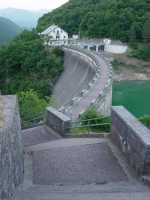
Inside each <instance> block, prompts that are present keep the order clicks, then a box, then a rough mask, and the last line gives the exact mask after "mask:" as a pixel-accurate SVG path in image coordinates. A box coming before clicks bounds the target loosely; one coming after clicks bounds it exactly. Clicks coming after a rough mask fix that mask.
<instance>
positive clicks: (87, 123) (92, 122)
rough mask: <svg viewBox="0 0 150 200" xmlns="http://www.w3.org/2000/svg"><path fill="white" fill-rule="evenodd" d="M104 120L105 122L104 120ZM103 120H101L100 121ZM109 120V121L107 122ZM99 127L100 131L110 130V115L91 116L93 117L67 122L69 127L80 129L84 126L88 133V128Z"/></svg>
mask: <svg viewBox="0 0 150 200" xmlns="http://www.w3.org/2000/svg"><path fill="white" fill-rule="evenodd" d="M105 120H106V122H105ZM101 121H103V122H101ZM107 121H109V122H107ZM95 127H96V128H97V129H98V128H99V129H100V131H102V132H107V133H108V132H109V130H110V117H109V116H107V117H98V118H93V119H87V120H79V121H76V122H71V123H69V129H80V128H81V129H82V128H85V129H86V130H87V132H88V134H89V132H90V129H91V130H92V129H93V128H95Z"/></svg>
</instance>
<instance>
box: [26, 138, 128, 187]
mask: <svg viewBox="0 0 150 200" xmlns="http://www.w3.org/2000/svg"><path fill="white" fill-rule="evenodd" d="M108 143H109V139H108V138H105V139H104V138H73V139H62V140H55V141H51V142H47V143H42V144H39V145H34V146H31V147H27V148H25V150H26V155H27V157H28V158H29V160H30V165H32V168H31V166H30V170H29V167H27V170H26V171H29V172H31V169H32V170H33V174H30V175H28V177H33V183H34V184H45V185H49V184H52V185H55V184H61V185H70V184H90V183H97V184H101V183H105V182H116V181H127V180H128V177H127V175H126V173H125V172H124V170H123V167H122V166H121V164H119V163H118V160H117V159H116V157H115V156H114V154H113V152H112V151H111V149H110V146H108ZM32 162H33V163H32ZM26 163H28V161H27V159H26Z"/></svg>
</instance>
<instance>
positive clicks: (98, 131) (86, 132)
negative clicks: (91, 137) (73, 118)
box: [70, 127, 109, 134]
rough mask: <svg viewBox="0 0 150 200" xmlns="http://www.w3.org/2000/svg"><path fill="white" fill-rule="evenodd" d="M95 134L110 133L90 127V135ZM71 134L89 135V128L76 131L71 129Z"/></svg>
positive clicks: (76, 129)
mask: <svg viewBox="0 0 150 200" xmlns="http://www.w3.org/2000/svg"><path fill="white" fill-rule="evenodd" d="M90 132H93V133H108V132H109V130H106V131H104V130H101V129H100V128H95V127H93V128H92V127H90V128H89V133H90ZM70 134H88V128H74V129H70Z"/></svg>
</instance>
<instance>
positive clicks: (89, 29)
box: [37, 0, 150, 42]
mask: <svg viewBox="0 0 150 200" xmlns="http://www.w3.org/2000/svg"><path fill="white" fill-rule="evenodd" d="M149 17H150V0H130V1H127V0H69V2H68V3H66V4H64V5H62V6H61V7H59V8H57V9H55V10H53V11H52V12H50V13H47V14H44V15H43V16H42V17H41V18H40V19H39V20H38V25H37V31H38V32H41V31H43V30H44V29H46V28H47V27H48V26H50V25H51V24H54V23H55V24H57V25H59V26H60V27H62V28H63V29H65V30H66V31H67V32H68V33H69V35H70V36H71V35H72V34H77V33H79V34H80V36H81V37H89V38H104V37H108V38H113V39H119V40H121V41H123V42H128V41H129V40H130V36H131V34H132V33H133V31H134V35H135V36H134V37H136V39H137V41H141V40H142V30H143V25H144V23H145V21H146V20H147V19H148V18H149Z"/></svg>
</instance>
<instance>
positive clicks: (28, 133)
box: [22, 125, 62, 147]
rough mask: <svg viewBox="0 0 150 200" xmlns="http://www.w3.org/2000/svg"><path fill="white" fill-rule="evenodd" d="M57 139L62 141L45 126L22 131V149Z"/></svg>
mask: <svg viewBox="0 0 150 200" xmlns="http://www.w3.org/2000/svg"><path fill="white" fill-rule="evenodd" d="M58 139H62V137H61V136H60V135H59V134H58V133H56V132H55V131H53V130H52V129H51V128H50V127H48V126H46V125H41V126H37V127H33V128H28V129H25V130H22V141H23V145H24V147H28V146H32V145H35V144H40V143H45V142H48V141H53V140H58Z"/></svg>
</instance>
